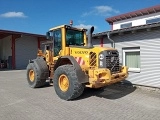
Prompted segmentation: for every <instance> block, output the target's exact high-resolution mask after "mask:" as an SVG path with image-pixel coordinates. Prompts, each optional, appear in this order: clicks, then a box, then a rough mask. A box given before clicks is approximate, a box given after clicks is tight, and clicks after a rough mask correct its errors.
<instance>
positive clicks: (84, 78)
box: [54, 56, 89, 83]
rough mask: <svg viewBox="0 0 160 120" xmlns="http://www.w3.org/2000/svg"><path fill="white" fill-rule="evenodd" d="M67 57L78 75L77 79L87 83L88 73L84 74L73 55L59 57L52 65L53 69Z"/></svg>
mask: <svg viewBox="0 0 160 120" xmlns="http://www.w3.org/2000/svg"><path fill="white" fill-rule="evenodd" d="M66 59H68V60H69V61H70V63H71V64H72V65H73V66H74V67H75V70H76V74H77V76H78V81H79V82H80V83H87V82H89V77H88V75H86V74H85V73H84V72H83V71H82V69H81V66H80V65H79V64H78V63H77V61H76V60H75V58H74V57H73V56H62V57H59V58H58V60H57V62H56V64H55V65H54V70H56V69H57V68H58V67H59V66H61V65H64V64H63V61H64V60H66Z"/></svg>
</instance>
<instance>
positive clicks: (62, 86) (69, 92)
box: [53, 65, 84, 100]
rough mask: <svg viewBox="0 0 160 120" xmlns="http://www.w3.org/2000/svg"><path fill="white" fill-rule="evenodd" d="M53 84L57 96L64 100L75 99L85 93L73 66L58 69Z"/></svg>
mask: <svg viewBox="0 0 160 120" xmlns="http://www.w3.org/2000/svg"><path fill="white" fill-rule="evenodd" d="M53 84H54V89H55V91H56V94H57V95H58V96H59V97H60V98H61V99H64V100H72V99H75V98H77V97H79V96H80V95H81V94H82V93H83V91H84V85H83V84H82V83H79V82H78V77H77V75H76V69H75V68H74V66H73V65H63V66H60V67H58V68H57V69H56V70H55V73H54V78H53Z"/></svg>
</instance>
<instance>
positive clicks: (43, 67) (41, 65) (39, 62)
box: [29, 57, 49, 79]
mask: <svg viewBox="0 0 160 120" xmlns="http://www.w3.org/2000/svg"><path fill="white" fill-rule="evenodd" d="M29 62H30V63H33V64H34V66H35V67H36V69H37V71H39V72H40V74H41V76H40V78H41V79H47V78H48V77H49V70H48V66H47V64H46V61H45V60H44V59H43V58H42V57H37V58H36V59H34V60H31V61H29Z"/></svg>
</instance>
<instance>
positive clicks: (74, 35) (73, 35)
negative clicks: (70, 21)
mask: <svg viewBox="0 0 160 120" xmlns="http://www.w3.org/2000/svg"><path fill="white" fill-rule="evenodd" d="M83 33H84V32H83V31H78V30H72V29H67V31H66V45H67V46H68V45H77V46H81V45H83V43H84V41H83V37H84V36H83Z"/></svg>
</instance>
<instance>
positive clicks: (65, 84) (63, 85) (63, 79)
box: [58, 75, 69, 92]
mask: <svg viewBox="0 0 160 120" xmlns="http://www.w3.org/2000/svg"><path fill="white" fill-rule="evenodd" d="M58 81H59V87H60V89H61V90H62V91H63V92H66V91H67V90H68V88H69V80H68V77H67V76H66V75H61V76H60V77H59V80H58Z"/></svg>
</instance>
